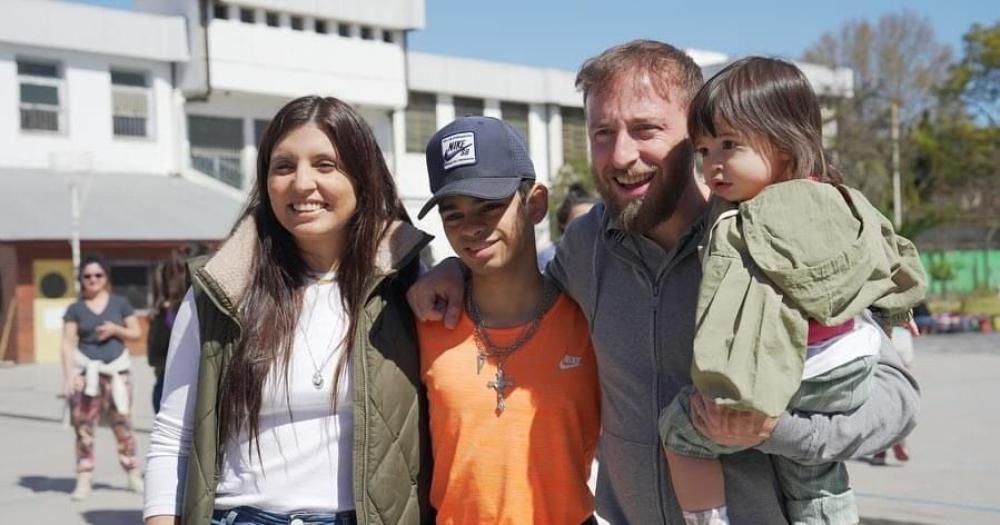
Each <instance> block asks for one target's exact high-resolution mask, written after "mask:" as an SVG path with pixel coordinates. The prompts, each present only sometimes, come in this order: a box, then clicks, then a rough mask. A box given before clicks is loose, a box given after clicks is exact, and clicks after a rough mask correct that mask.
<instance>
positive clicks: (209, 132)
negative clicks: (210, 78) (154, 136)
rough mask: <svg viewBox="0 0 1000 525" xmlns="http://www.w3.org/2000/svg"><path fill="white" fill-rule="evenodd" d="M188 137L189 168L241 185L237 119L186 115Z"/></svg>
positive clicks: (240, 129) (240, 134)
mask: <svg viewBox="0 0 1000 525" xmlns="http://www.w3.org/2000/svg"><path fill="white" fill-rule="evenodd" d="M188 140H189V141H190V143H191V167H193V168H194V169H196V170H198V171H200V172H202V173H205V174H207V175H208V176H210V177H213V178H216V179H219V180H221V181H222V182H225V183H226V184H229V185H230V186H233V187H236V188H240V187H242V186H243V171H242V170H241V169H240V150H242V149H243V121H242V120H241V119H238V118H221V117H203V116H198V115H188Z"/></svg>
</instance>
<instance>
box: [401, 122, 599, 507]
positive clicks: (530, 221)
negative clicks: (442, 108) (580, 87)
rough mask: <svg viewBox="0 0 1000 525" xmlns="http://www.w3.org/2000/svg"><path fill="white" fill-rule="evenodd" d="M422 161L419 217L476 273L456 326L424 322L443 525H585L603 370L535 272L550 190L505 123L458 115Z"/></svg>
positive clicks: (434, 495) (436, 497) (565, 301)
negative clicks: (433, 223) (434, 211)
mask: <svg viewBox="0 0 1000 525" xmlns="http://www.w3.org/2000/svg"><path fill="white" fill-rule="evenodd" d="M426 153H427V171H428V173H429V175H430V185H431V191H432V192H433V197H432V198H431V199H430V200H429V201H428V202H427V204H426V205H425V206H424V207H423V209H422V210H421V211H420V214H419V215H418V216H419V217H423V216H424V215H425V214H426V213H427V212H428V211H429V210H430V209H431V208H433V207H434V206H435V205H436V206H437V207H438V212H439V213H440V214H441V221H442V223H443V224H444V230H445V235H446V236H447V238H448V242H449V243H451V246H452V248H453V249H454V250H455V252H456V253H457V254H458V256H459V258H461V260H462V262H463V263H464V264H465V265H466V266H467V267H468V269H469V272H468V280H467V282H466V286H467V291H466V294H465V296H466V299H467V301H466V305H465V309H464V312H463V313H462V315H461V318H460V319H459V322H458V326H457V327H456V328H455V329H453V330H449V329H447V328H445V327H444V325H443V324H442V323H441V322H439V321H436V322H423V323H420V324H419V325H418V332H419V335H420V360H421V371H422V376H423V377H422V379H423V381H424V383H425V384H426V386H427V397H428V401H429V404H430V428H431V446H432V449H433V453H434V473H433V482H432V485H431V503H432V505H433V506H434V507H435V508H436V509H437V511H438V515H437V519H438V523H509V524H514V523H517V524H522V523H541V524H545V523H549V524H565V525H576V524H580V523H590V522H592V520H593V516H592V515H593V496H592V494H591V493H590V489H589V488H588V487H587V479H588V477H589V475H590V466H591V463H592V461H593V459H594V453H595V449H596V446H597V437H598V431H599V428H600V392H599V389H598V383H597V364H596V362H595V360H594V352H593V348H592V347H591V344H590V336H589V330H588V328H587V321H586V319H585V318H584V316H583V314H582V312H581V311H580V309H579V308H578V307H577V305H576V303H574V302H573V301H572V300H571V299H570V298H569V297H567V296H565V295H563V294H562V293H561V292H560V291H559V289H558V288H557V287H556V285H555V284H554V283H553V282H552V281H550V280H548V279H547V278H545V277H544V276H543V275H542V274H541V273H539V271H538V266H537V262H536V254H535V234H534V226H535V225H536V224H538V223H539V222H541V221H542V219H544V218H545V214H546V212H547V209H548V191H547V190H546V188H545V186H543V185H541V184H537V183H536V182H535V170H534V167H533V166H532V163H531V159H530V158H529V156H528V150H527V147H526V146H525V144H524V140H523V139H522V138H521V136H520V135H519V134H518V133H517V132H516V131H515V130H514V128H512V127H511V126H510V125H509V124H507V123H505V122H503V121H501V120H497V119H494V118H489V117H463V118H459V119H457V120H455V121H454V122H452V123H451V124H449V125H447V126H445V127H444V128H442V129H441V130H440V131H438V132H437V133H436V134H435V135H434V136H433V137H432V138H431V140H430V143H429V144H428V145H427V152H426Z"/></svg>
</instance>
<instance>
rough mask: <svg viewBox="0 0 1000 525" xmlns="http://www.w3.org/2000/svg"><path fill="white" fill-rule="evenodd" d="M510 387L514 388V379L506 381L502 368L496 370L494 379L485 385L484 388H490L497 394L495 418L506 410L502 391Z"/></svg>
mask: <svg viewBox="0 0 1000 525" xmlns="http://www.w3.org/2000/svg"><path fill="white" fill-rule="evenodd" d="M512 386H514V379H513V378H511V379H507V377H505V376H504V373H503V368H497V375H496V379H494V380H493V381H490V382H489V383H487V384H486V388H492V389H493V390H495V391H496V393H497V416H500V414H503V410H504V409H505V408H507V403H506V402H505V401H504V390H507V388H508V387H512Z"/></svg>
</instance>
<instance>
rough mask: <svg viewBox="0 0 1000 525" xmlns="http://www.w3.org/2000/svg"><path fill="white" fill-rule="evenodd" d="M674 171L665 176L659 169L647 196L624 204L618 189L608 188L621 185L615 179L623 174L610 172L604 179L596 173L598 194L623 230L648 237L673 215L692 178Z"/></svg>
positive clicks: (680, 168)
mask: <svg viewBox="0 0 1000 525" xmlns="http://www.w3.org/2000/svg"><path fill="white" fill-rule="evenodd" d="M670 168H671V169H670V174H669V175H666V176H665V175H664V173H663V169H662V168H659V167H657V168H656V170H655V172H654V173H653V178H652V180H651V181H650V187H649V190H648V191H647V192H646V194H645V195H643V196H642V197H639V198H637V199H628V200H624V199H623V200H622V201H619V200H616V198H615V194H614V190H612V189H611V188H609V187H608V186H609V185H611V184H617V182H615V176H616V175H617V174H619V173H620V171H619V170H609V171H608V172H607V173H605V174H604V175H603V176H601V175H598V174H597V173H594V174H593V175H594V180H595V181H597V189H598V191H599V192H600V193H601V196H602V197H603V198H604V202H605V203H607V206H608V209H609V211H611V214H612V216H613V217H614V218H615V223H616V224H617V225H618V227H619V228H621V230H622V231H624V232H625V233H627V234H629V235H644V234H646V233H647V232H648V231H649V230H651V229H653V227H655V226H657V225H658V224H660V223H662V222H664V221H666V220H667V219H669V218H670V217H671V216H672V215H673V213H674V211H675V210H676V209H677V203H678V202H679V201H680V199H681V196H682V195H683V194H684V191H685V190H686V189H687V185H688V184H689V183H690V181H689V179H690V178H691V176H690V175H689V174H688V175H687V176H685V171H684V169H683V168H682V167H679V166H670ZM688 172H690V170H688Z"/></svg>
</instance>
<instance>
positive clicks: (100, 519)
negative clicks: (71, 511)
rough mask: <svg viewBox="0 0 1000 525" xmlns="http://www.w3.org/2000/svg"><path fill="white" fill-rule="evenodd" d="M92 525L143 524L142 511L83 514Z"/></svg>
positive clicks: (89, 511) (91, 512) (102, 511)
mask: <svg viewBox="0 0 1000 525" xmlns="http://www.w3.org/2000/svg"><path fill="white" fill-rule="evenodd" d="M81 516H83V519H84V521H86V522H87V523H89V524H91V525H135V524H136V523H142V511H141V510H88V511H87V512H83V513H81Z"/></svg>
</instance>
